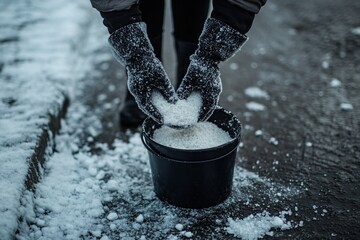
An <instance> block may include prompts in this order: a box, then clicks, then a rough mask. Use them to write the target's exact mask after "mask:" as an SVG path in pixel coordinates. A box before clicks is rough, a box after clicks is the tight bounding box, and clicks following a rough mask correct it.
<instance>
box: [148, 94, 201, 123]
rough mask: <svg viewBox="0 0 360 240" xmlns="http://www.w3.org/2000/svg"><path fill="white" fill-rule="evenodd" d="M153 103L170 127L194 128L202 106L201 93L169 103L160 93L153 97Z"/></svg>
mask: <svg viewBox="0 0 360 240" xmlns="http://www.w3.org/2000/svg"><path fill="white" fill-rule="evenodd" d="M152 98H153V103H154V105H155V107H156V108H157V109H158V110H159V112H160V114H161V115H162V116H163V120H164V124H165V125H168V126H192V125H194V124H195V123H197V121H198V118H199V112H200V108H201V105H202V101H201V96H200V93H196V92H194V93H192V94H191V95H190V96H189V97H188V98H187V99H184V100H178V101H177V102H176V103H175V104H171V103H168V102H167V101H166V100H165V99H164V97H163V96H162V95H161V94H160V93H159V92H154V93H153V95H152Z"/></svg>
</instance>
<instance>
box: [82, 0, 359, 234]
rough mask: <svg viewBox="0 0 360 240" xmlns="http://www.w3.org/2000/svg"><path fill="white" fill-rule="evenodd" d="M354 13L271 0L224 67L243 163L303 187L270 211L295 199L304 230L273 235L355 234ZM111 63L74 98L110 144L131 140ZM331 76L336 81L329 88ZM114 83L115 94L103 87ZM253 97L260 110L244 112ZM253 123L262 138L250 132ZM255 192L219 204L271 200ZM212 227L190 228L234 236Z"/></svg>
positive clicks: (340, 0) (167, 60)
mask: <svg viewBox="0 0 360 240" xmlns="http://www.w3.org/2000/svg"><path fill="white" fill-rule="evenodd" d="M359 13H360V1H350V0H334V1H326V0H319V1H310V0H306V1H287V0H274V1H269V2H268V4H267V5H266V6H265V7H264V8H263V9H262V11H261V13H260V14H259V15H258V16H257V18H256V20H255V23H254V25H253V27H252V29H251V31H250V33H249V37H250V40H249V41H248V43H247V44H246V45H245V46H244V47H243V49H242V50H241V52H240V53H238V54H237V55H236V56H235V57H233V58H232V59H230V60H229V61H228V62H226V63H223V64H222V65H221V74H222V75H221V77H222V81H223V93H222V95H221V101H220V105H221V106H223V107H224V108H226V109H228V110H230V111H232V112H233V113H235V114H236V115H237V116H238V117H239V119H240V120H241V121H242V124H243V132H242V139H243V146H242V147H241V148H240V152H239V154H238V159H237V161H239V164H240V166H241V167H243V168H245V169H248V170H250V171H252V172H255V173H256V174H258V175H259V176H262V177H265V178H268V179H271V180H272V181H273V182H277V183H279V184H283V185H285V186H290V187H294V188H298V189H300V192H301V193H300V194H298V195H297V196H296V197H292V198H284V199H282V200H281V201H280V202H277V203H272V205H271V206H270V207H271V208H272V209H273V210H274V212H276V211H281V210H282V209H283V206H288V205H290V206H296V207H297V208H298V209H299V211H298V212H297V214H296V216H293V219H294V220H297V221H300V220H302V221H304V226H303V227H300V228H294V229H290V230H287V231H286V232H283V233H279V234H280V235H279V234H278V235H277V237H280V238H281V239H360V230H359V229H360V217H359V212H360V189H359V186H360V134H359V131H360V114H359V113H360V110H359V109H360V55H359V50H360V35H357V34H355V33H354V31H352V29H355V28H356V27H360V18H359V17H358V15H359ZM166 27H169V21H168V23H167V24H166ZM170 27H171V26H170ZM170 32H171V30H169V29H167V30H166V33H165V36H166V38H165V39H166V40H165V41H164V42H165V43H164V65H165V67H166V69H167V71H168V73H169V75H170V77H171V78H172V79H173V77H174V66H175V62H174V55H173V54H174V52H173V42H172V39H171V34H170ZM104 51H108V49H104ZM107 64H108V66H109V67H107V68H106V69H102V67H101V66H100V65H99V66H95V67H96V68H97V69H98V70H99V71H101V72H102V76H100V77H99V78H101V79H102V80H101V81H88V84H87V85H85V86H84V89H83V96H81V97H79V99H78V100H79V101H82V102H83V103H85V104H86V105H88V106H91V107H92V109H93V110H94V111H95V112H97V113H98V114H99V117H100V118H101V120H102V123H103V132H102V133H101V134H100V135H99V136H98V137H97V139H96V141H101V142H104V141H105V142H108V143H111V142H112V140H113V139H114V138H117V137H120V138H123V139H124V140H126V138H127V135H126V134H124V132H125V131H126V129H124V128H120V127H119V126H118V121H119V119H118V111H119V107H121V98H122V96H123V94H124V91H125V80H126V79H125V78H126V76H125V74H124V71H123V68H121V67H119V65H118V64H117V63H116V62H114V61H113V60H109V61H108V62H107ZM92 78H94V77H92ZM334 78H335V79H338V80H340V82H341V85H340V86H338V87H332V86H331V85H330V82H331V81H332V80H333V79H334ZM110 84H111V85H113V86H115V87H116V89H118V91H109V88H108V86H109V85H110ZM253 86H257V87H259V88H261V89H262V90H264V91H266V92H267V93H268V95H269V98H268V99H257V98H251V97H249V96H247V95H246V94H245V93H244V90H245V89H246V88H248V87H253ZM100 93H105V94H106V95H107V96H108V98H113V99H120V101H116V104H114V105H112V106H110V107H109V108H108V109H107V110H106V111H104V110H101V109H100V106H98V104H97V101H96V99H97V96H98V95H99V94H100ZM251 101H254V102H257V103H260V104H262V105H264V106H265V107H266V108H265V110H264V111H251V110H249V109H247V108H246V103H248V102H251ZM342 103H351V104H352V106H353V109H352V110H344V109H341V107H340V105H341V104H342ZM257 130H261V131H262V135H256V134H255V132H256V131H257ZM135 131H137V130H135ZM274 139H275V141H274ZM84 142H86V136H85V135H84ZM90 147H91V145H90ZM93 151H96V149H95V148H94V149H93ZM252 197H253V199H254V201H258V202H259V206H258V207H250V206H246V205H241V203H238V204H233V205H230V206H229V207H228V208H227V209H223V210H222V211H228V212H231V213H232V214H233V215H236V216H247V215H248V214H250V213H252V212H253V211H259V210H261V209H262V207H263V206H264V205H267V207H268V202H267V199H266V196H264V195H263V194H262V193H261V191H259V192H258V193H257V192H254V193H253V196H252ZM213 224H214V223H213V219H211V220H210V219H206V218H203V219H199V221H198V222H197V223H196V224H194V225H193V226H192V227H191V231H192V232H193V233H196V236H198V237H199V239H200V238H203V239H207V236H210V235H211V236H212V237H213V238H214V239H231V236H229V235H225V236H223V235H221V233H217V234H215V235H214V234H213V233H211V229H212V228H211V225H213ZM271 238H272V237H270V236H267V237H265V239H271Z"/></svg>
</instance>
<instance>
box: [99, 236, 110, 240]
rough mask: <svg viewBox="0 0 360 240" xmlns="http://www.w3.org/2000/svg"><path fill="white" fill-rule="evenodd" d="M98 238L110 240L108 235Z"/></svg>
mask: <svg viewBox="0 0 360 240" xmlns="http://www.w3.org/2000/svg"><path fill="white" fill-rule="evenodd" d="M100 240H110V238H109V237H108V236H106V235H104V236H102V237H101V238H100Z"/></svg>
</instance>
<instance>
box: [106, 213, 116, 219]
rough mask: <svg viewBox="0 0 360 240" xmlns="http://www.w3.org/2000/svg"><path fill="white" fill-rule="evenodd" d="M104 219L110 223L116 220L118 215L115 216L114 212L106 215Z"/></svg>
mask: <svg viewBox="0 0 360 240" xmlns="http://www.w3.org/2000/svg"><path fill="white" fill-rule="evenodd" d="M106 218H107V219H108V220H110V221H112V220H115V219H117V218H118V215H117V213H116V212H111V213H109V215H107V217H106Z"/></svg>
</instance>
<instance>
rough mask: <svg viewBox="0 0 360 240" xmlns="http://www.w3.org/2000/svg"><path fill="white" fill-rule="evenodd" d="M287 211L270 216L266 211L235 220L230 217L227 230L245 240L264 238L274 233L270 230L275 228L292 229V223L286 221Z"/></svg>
mask: <svg viewBox="0 0 360 240" xmlns="http://www.w3.org/2000/svg"><path fill="white" fill-rule="evenodd" d="M285 214H286V213H281V214H280V216H270V214H269V213H268V212H266V211H264V212H262V213H258V214H256V215H253V214H251V215H250V216H248V217H246V218H243V219H240V220H239V219H236V220H233V219H232V218H228V227H226V228H225V230H226V231H227V232H228V233H230V234H233V235H234V236H235V237H239V238H241V239H244V240H255V239H258V238H263V237H264V236H265V235H270V236H272V235H273V232H272V231H270V230H271V229H273V228H280V229H282V230H286V229H290V228H291V224H290V223H289V222H286V219H285V217H284V215H285Z"/></svg>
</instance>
